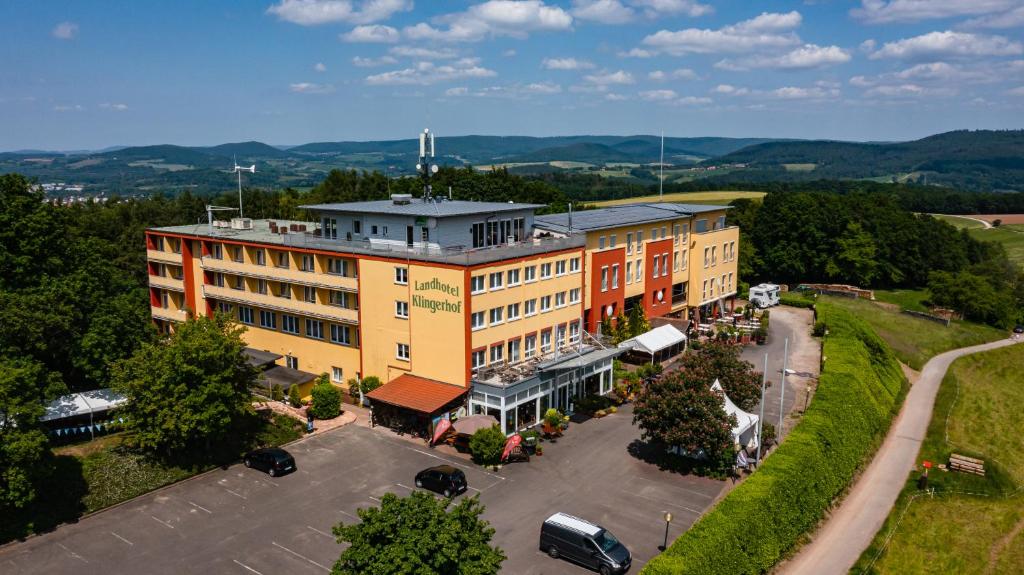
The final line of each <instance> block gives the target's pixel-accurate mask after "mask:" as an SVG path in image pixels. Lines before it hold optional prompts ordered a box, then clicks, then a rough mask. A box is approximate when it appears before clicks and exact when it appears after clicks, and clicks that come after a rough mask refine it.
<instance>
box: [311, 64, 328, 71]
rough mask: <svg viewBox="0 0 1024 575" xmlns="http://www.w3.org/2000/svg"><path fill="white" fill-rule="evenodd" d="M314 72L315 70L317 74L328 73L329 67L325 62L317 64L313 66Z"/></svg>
mask: <svg viewBox="0 0 1024 575" xmlns="http://www.w3.org/2000/svg"><path fill="white" fill-rule="evenodd" d="M313 70H315V71H317V72H326V71H327V66H326V65H324V63H323V62H317V63H316V64H313Z"/></svg>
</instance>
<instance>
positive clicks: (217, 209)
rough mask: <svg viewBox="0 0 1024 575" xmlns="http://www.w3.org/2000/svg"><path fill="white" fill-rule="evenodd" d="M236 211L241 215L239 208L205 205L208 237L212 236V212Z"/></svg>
mask: <svg viewBox="0 0 1024 575" xmlns="http://www.w3.org/2000/svg"><path fill="white" fill-rule="evenodd" d="M235 210H238V211H239V213H241V211H242V210H241V208H225V207H223V206H213V205H210V204H207V205H206V225H207V226H209V227H210V235H213V212H233V211H235Z"/></svg>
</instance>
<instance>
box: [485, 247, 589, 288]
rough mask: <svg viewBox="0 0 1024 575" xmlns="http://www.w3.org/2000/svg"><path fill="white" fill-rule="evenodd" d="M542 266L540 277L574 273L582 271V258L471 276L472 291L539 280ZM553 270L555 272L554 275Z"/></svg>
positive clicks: (549, 277) (514, 285) (546, 277)
mask: <svg viewBox="0 0 1024 575" xmlns="http://www.w3.org/2000/svg"><path fill="white" fill-rule="evenodd" d="M538 267H539V268H540V279H542V280H546V279H551V278H552V277H556V276H564V275H566V274H574V273H577V272H579V271H580V258H579V256H577V257H572V258H568V259H562V260H558V261H555V262H546V263H542V264H540V265H539V266H537V265H532V266H526V267H523V268H515V269H511V270H508V271H504V272H491V273H490V274H486V275H478V276H473V277H472V278H470V292H472V293H474V294H480V293H484V292H486V291H488V290H490V291H497V290H500V289H504V288H506V287H516V286H519V285H522V284H524V283H530V282H534V281H537V270H538ZM552 270H554V274H553V275H552Z"/></svg>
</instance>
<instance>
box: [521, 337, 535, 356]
mask: <svg viewBox="0 0 1024 575" xmlns="http://www.w3.org/2000/svg"><path fill="white" fill-rule="evenodd" d="M535 355H537V336H535V335H528V336H526V341H525V342H524V343H523V357H525V358H527V359H529V358H531V357H533V356H535Z"/></svg>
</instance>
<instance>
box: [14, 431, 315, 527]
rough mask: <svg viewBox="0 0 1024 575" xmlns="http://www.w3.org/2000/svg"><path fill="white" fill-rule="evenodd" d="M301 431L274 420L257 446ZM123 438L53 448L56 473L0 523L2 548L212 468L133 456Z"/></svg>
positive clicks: (278, 442) (283, 440) (285, 439)
mask: <svg viewBox="0 0 1024 575" xmlns="http://www.w3.org/2000/svg"><path fill="white" fill-rule="evenodd" d="M303 427H304V426H303V425H302V424H301V423H300V422H298V421H296V420H295V419H292V418H290V417H287V416H284V415H279V414H275V415H274V416H273V418H272V419H268V420H265V421H263V422H262V426H261V428H260V430H259V431H258V432H257V434H256V437H255V439H254V443H255V444H257V445H260V446H266V445H281V444H283V443H287V442H289V441H293V440H295V439H298V438H299V437H301V436H302V434H303ZM124 439H125V434H124V433H116V434H112V435H107V436H103V437H99V438H97V439H95V440H93V441H88V442H84V443H78V444H74V445H69V446H64V447H58V448H55V449H54V450H53V451H54V455H55V456H56V457H55V461H54V464H55V471H54V473H53V476H52V477H51V478H50V479H49V480H48V481H47V482H46V484H44V485H43V486H41V488H40V492H41V494H42V495H41V496H40V497H39V498H37V503H36V504H35V505H34V506H33V507H32V508H30V509H27V510H25V511H23V512H22V513H20V514H16V515H20V516H15V517H13V518H12V520H11V521H7V518H6V517H5V518H4V521H0V543H2V542H4V541H9V540H11V539H16V538H19V537H24V536H26V535H29V534H32V533H39V532H42V531H46V530H49V529H53V528H55V527H56V526H58V525H60V524H61V523H66V522H68V521H73V520H74V519H77V518H78V517H80V516H82V515H84V514H86V513H92V512H93V511H98V510H100V509H103V508H104V507H109V506H111V505H115V504H117V503H120V502H122V501H127V500H128V499H131V498H133V497H137V496H139V495H142V494H143V493H147V492H149V491H153V490H154V489H157V488H160V487H163V486H165V485H169V484H171V483H174V482H176V481H181V480H182V479H186V478H188V477H191V476H193V475H197V474H199V473H202V472H204V471H207V470H209V469H213V468H214V467H215V466H216V465H214V464H202V465H196V466H178V465H172V464H167V463H163V462H161V461H158V460H156V459H153V458H151V457H148V456H146V455H143V454H141V453H138V452H135V451H133V450H131V449H128V448H127V447H125V446H123V445H122V443H123V441H124Z"/></svg>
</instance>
